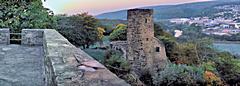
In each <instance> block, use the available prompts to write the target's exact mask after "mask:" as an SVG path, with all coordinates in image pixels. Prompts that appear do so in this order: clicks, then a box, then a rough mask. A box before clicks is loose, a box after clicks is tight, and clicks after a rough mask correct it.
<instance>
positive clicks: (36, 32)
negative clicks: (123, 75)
mask: <svg viewBox="0 0 240 86" xmlns="http://www.w3.org/2000/svg"><path fill="white" fill-rule="evenodd" d="M0 33H3V34H5V35H4V36H3V38H6V36H8V35H9V32H8V31H3V30H1V29H0ZM4 41H5V40H3V41H2V40H0V43H3V42H4ZM6 43H7V42H6ZM6 43H4V44H6ZM21 44H22V45H17V46H18V47H23V48H24V50H21V48H16V49H15V48H12V49H14V50H16V51H19V53H18V52H11V53H12V54H9V53H8V54H9V55H11V56H15V55H18V56H24V54H26V55H25V56H28V53H27V52H23V51H25V50H28V49H25V47H26V48H34V47H42V50H43V55H42V56H41V57H40V56H37V55H35V54H39V53H40V52H37V51H28V52H31V53H32V52H33V55H32V54H31V53H29V55H30V54H31V55H32V56H35V57H36V58H38V59H42V60H43V62H41V61H38V59H34V58H31V60H30V59H29V60H28V59H27V58H26V59H23V58H17V59H19V60H21V61H22V62H26V63H27V64H30V63H33V62H32V61H38V63H39V64H40V63H42V64H43V66H44V68H43V74H42V75H43V76H42V77H40V78H43V79H41V80H43V84H44V85H43V84H42V83H38V84H42V85H40V86H130V85H129V84H128V83H126V82H125V81H124V80H122V79H120V78H118V77H117V76H116V75H115V74H113V73H112V72H110V71H109V70H108V69H107V68H106V67H104V66H103V65H102V64H100V63H99V62H97V61H96V60H94V59H93V58H92V57H91V56H89V55H88V54H86V53H85V52H84V51H82V50H81V49H79V48H77V47H75V46H74V45H72V44H71V43H70V42H69V41H68V40H67V39H65V38H64V37H63V36H62V35H61V34H60V33H58V32H57V31H56V30H54V29H31V30H30V29H24V30H22V41H21ZM3 46H5V45H3ZM9 46H12V45H9ZM13 47H15V46H13ZM3 50H6V49H5V48H4V49H3ZM0 53H1V52H0ZM3 54H4V52H3ZM8 54H7V55H8ZM0 57H1V56H0ZM4 58H8V56H5V57H4ZM14 58H16V57H14ZM8 59H10V58H8ZM0 61H1V58H0ZM9 62H11V64H14V62H15V61H9ZM0 63H1V62H0ZM2 63H4V62H2ZM16 64H18V63H16ZM21 64H24V63H21ZM34 64H35V63H34ZM36 64H37V63H36ZM34 66H35V65H34ZM6 67H8V66H7V65H6ZM39 67H40V66H39ZM2 68H3V67H2ZM10 68H11V67H10ZM24 69H25V68H24V67H23V68H22V70H24ZM9 70H15V69H9ZM41 70H42V69H41ZM3 73H5V72H3ZM21 73H23V74H26V72H21ZM11 74H13V75H14V74H16V75H17V74H18V73H11ZM25 77H28V76H25ZM29 77H31V75H29ZM11 78H13V77H9V78H6V79H5V78H4V80H11ZM20 78H21V77H20ZM28 79H31V78H27V79H24V80H28ZM14 81H20V80H17V78H16V80H14ZM33 81H34V80H33ZM38 81H39V80H38ZM21 83H22V85H13V86H28V85H27V84H28V83H30V82H28V83H27V82H26V83H25V82H21ZM36 83H37V82H36ZM0 84H2V83H1V76H0ZM3 84H8V82H7V83H3ZM10 86H11V85H10ZM29 86H32V85H29ZM36 86H38V85H36Z"/></svg>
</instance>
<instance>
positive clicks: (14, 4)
mask: <svg viewBox="0 0 240 86" xmlns="http://www.w3.org/2000/svg"><path fill="white" fill-rule="evenodd" d="M54 22H55V21H54V17H53V12H52V11H50V10H49V9H47V8H44V7H43V6H42V1H41V0H10V1H2V0H1V1H0V28H10V29H13V30H14V31H17V32H18V31H20V30H21V29H23V28H28V29H31V28H37V29H39V28H54V26H55V24H54Z"/></svg>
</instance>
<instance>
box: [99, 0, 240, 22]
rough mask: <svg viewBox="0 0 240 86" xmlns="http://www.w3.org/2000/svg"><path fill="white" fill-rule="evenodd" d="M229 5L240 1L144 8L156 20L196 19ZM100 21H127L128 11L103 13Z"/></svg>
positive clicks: (228, 0)
mask: <svg viewBox="0 0 240 86" xmlns="http://www.w3.org/2000/svg"><path fill="white" fill-rule="evenodd" d="M227 4H239V5H240V0H227V1H226V0H218V1H209V2H197V3H187V4H180V5H160V6H151V7H143V8H149V9H154V19H155V20H160V19H170V18H180V17H185V18H188V17H196V16H211V15H212V14H214V13H216V12H218V11H219V10H216V9H214V8H213V7H215V6H221V5H227ZM96 17H97V18H98V19H121V20H126V19H127V11H126V10H121V11H116V12H109V13H103V14H100V15H97V16H96Z"/></svg>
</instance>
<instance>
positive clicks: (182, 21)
mask: <svg viewBox="0 0 240 86" xmlns="http://www.w3.org/2000/svg"><path fill="white" fill-rule="evenodd" d="M189 20H190V19H188V18H175V19H170V22H171V23H176V24H186V23H187V22H188V21H189Z"/></svg>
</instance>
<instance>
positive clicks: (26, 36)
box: [21, 29, 43, 46]
mask: <svg viewBox="0 0 240 86" xmlns="http://www.w3.org/2000/svg"><path fill="white" fill-rule="evenodd" d="M21 44H22V45H31V46H34V45H42V44H43V30H42V29H23V30H22V40H21Z"/></svg>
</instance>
